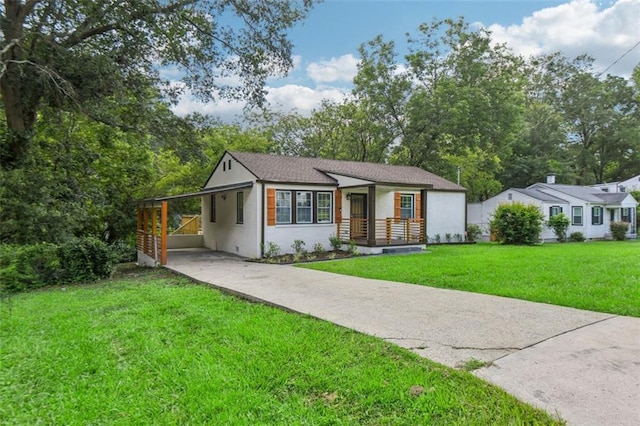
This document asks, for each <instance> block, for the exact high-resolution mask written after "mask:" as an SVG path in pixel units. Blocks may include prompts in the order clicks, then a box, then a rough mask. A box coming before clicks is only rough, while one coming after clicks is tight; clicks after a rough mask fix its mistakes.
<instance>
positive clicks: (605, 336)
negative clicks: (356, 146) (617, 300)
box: [168, 250, 640, 426]
mask: <svg viewBox="0 0 640 426" xmlns="http://www.w3.org/2000/svg"><path fill="white" fill-rule="evenodd" d="M168 268H170V269H172V270H174V271H176V272H179V273H181V274H184V275H186V276H189V277H191V278H193V279H195V280H198V281H201V282H203V283H208V284H211V285H213V286H215V287H218V288H221V289H224V290H225V291H227V292H232V293H234V294H238V295H241V296H243V297H246V298H249V299H252V300H257V301H261V302H266V303H268V304H272V305H276V306H280V307H283V308H285V309H288V310H291V311H295V312H299V313H303V314H309V315H311V316H314V317H317V318H321V319H324V320H327V321H331V322H333V323H336V324H340V325H342V326H344V327H348V328H351V329H354V330H357V331H360V332H363V333H367V334H370V335H373V336H376V337H379V338H382V339H385V340H387V341H389V342H392V343H394V344H396V345H399V346H401V347H404V348H407V349H410V350H412V351H414V352H416V353H417V354H419V355H421V356H424V357H426V358H429V359H431V360H433V361H436V362H439V363H442V364H445V365H448V366H451V367H459V366H460V365H461V364H463V363H464V362H466V361H468V360H470V359H472V358H475V359H479V360H483V361H487V362H491V365H490V366H488V367H485V368H482V369H479V370H476V372H475V374H476V375H477V376H479V377H482V378H483V379H485V380H487V381H489V382H492V383H494V384H496V385H498V386H501V387H502V388H504V389H505V390H506V391H508V392H509V393H511V394H513V395H515V396H517V397H518V398H520V399H521V400H523V401H526V402H529V403H531V404H532V405H535V406H538V407H541V408H543V409H545V410H547V411H548V412H550V413H552V414H556V415H558V416H560V417H561V418H563V419H564V420H566V421H567V422H568V423H569V424H572V425H619V426H625V425H629V426H631V425H640V319H639V318H631V317H621V316H616V315H611V314H602V313H597V312H589V311H582V310H578V309H572V308H564V307H559V306H553V305H546V304H541V303H533V302H526V301H521V300H516V299H508V298H503V297H496V296H487V295H481V294H475V293H467V292H462V291H454V290H444V289H436V288H430V287H424V286H419V285H411V284H402V283H395V282H389V281H379V280H370V279H363V278H355V277H347V276H343V275H337V274H331V273H326V272H318V271H312V270H307V269H302V268H295V267H292V266H283V265H265V264H258V263H250V262H244V261H242V260H240V259H238V258H237V257H234V256H231V255H223V254H220V253H214V252H210V251H203V250H191V251H189V250H186V251H180V252H172V253H170V255H169V264H168Z"/></svg>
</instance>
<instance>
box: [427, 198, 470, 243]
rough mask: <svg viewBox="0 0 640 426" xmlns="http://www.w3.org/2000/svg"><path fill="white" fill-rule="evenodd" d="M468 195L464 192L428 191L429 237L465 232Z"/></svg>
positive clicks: (442, 236)
mask: <svg viewBox="0 0 640 426" xmlns="http://www.w3.org/2000/svg"><path fill="white" fill-rule="evenodd" d="M465 216H466V194H465V193H464V192H445V191H427V230H426V232H427V235H428V236H429V238H433V237H434V236H435V235H436V234H437V235H440V237H441V238H442V239H443V240H444V236H445V234H451V235H455V234H460V235H464V232H465V227H466V224H465Z"/></svg>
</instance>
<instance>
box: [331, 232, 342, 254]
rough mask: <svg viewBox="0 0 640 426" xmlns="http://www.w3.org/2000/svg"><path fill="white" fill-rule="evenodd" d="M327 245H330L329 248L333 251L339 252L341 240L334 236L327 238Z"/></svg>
mask: <svg viewBox="0 0 640 426" xmlns="http://www.w3.org/2000/svg"><path fill="white" fill-rule="evenodd" d="M329 244H330V245H331V248H333V251H340V249H341V248H342V240H341V239H340V237H338V236H336V235H332V236H330V237H329Z"/></svg>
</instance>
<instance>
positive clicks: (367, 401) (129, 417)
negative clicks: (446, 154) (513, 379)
mask: <svg viewBox="0 0 640 426" xmlns="http://www.w3.org/2000/svg"><path fill="white" fill-rule="evenodd" d="M137 274H138V275H139V276H129V277H127V278H122V279H118V280H113V281H110V282H104V283H100V284H96V285H87V286H70V287H67V288H66V289H64V290H63V289H61V288H52V289H48V290H45V291H38V292H33V293H29V294H20V295H16V296H12V297H11V298H10V299H8V300H4V301H2V303H1V304H0V315H1V316H0V319H1V321H0V339H1V344H0V423H2V424H65V425H84V424H116V425H117V424H127V425H128V424H154V425H166V424H241V425H245V424H246V425H256V424H314V425H316V424H317V425H322V424H332V425H333V424H345V425H347V424H348V425H352V424H376V425H379V424H407V425H409V424H411V425H413V424H447V425H449V424H464V425H468V424H478V425H485V424H553V423H554V420H553V419H552V418H550V417H549V416H548V415H547V414H546V413H543V412H541V411H539V410H536V409H534V408H532V407H530V406H528V405H525V404H523V403H521V402H519V401H518V400H516V399H515V398H513V397H511V396H510V395H508V394H506V393H505V392H503V391H502V390H500V389H499V388H497V387H494V386H492V385H489V384H488V383H486V382H483V381H481V380H479V379H477V378H475V377H474V376H473V375H471V374H469V373H467V372H464V371H456V370H452V369H449V368H446V367H443V366H441V365H438V364H435V363H432V362H430V361H428V360H425V359H422V358H419V357H417V356H416V355H414V354H411V353H409V352H407V351H405V350H402V349H400V348H397V347H394V346H393V345H390V344H387V343H385V342H383V341H380V340H377V339H375V338H373V337H369V336H365V335H362V334H359V333H356V332H353V331H350V330H347V329H344V328H341V327H338V326H335V325H332V324H330V323H326V322H322V321H319V320H315V319H313V318H309V317H304V316H300V315H295V314H290V313H286V312H283V311H280V310H278V309H275V308H271V307H267V306H263V305H257V304H251V303H249V302H245V301H241V300H238V299H236V298H234V297H231V296H227V295H223V294H221V293H220V292H218V291H216V290H213V289H211V288H208V287H205V286H202V285H196V284H192V283H191V282H190V281H188V280H186V279H184V278H180V277H177V276H174V275H171V274H169V273H168V272H163V271H157V270H156V271H146V272H137Z"/></svg>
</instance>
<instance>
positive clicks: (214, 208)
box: [209, 194, 216, 222]
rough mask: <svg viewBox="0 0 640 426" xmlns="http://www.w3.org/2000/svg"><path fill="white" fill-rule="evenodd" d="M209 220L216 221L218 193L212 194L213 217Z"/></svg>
mask: <svg viewBox="0 0 640 426" xmlns="http://www.w3.org/2000/svg"><path fill="white" fill-rule="evenodd" d="M209 220H210V221H211V222H215V221H216V194H211V217H210V218H209Z"/></svg>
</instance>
